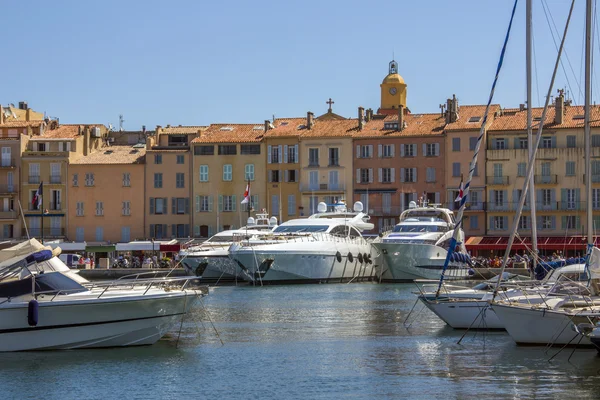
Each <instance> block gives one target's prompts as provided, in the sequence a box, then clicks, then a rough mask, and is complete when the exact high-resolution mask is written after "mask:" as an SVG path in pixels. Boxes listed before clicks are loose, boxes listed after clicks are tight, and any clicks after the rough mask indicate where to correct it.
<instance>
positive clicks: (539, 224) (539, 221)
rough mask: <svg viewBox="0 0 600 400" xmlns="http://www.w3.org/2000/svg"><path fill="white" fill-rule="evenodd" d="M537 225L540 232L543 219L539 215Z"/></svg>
mask: <svg viewBox="0 0 600 400" xmlns="http://www.w3.org/2000/svg"><path fill="white" fill-rule="evenodd" d="M535 225H536V226H537V228H538V230H540V229H542V217H540V216H539V215H538V216H537V217H535Z"/></svg>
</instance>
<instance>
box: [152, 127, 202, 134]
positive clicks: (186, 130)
mask: <svg viewBox="0 0 600 400" xmlns="http://www.w3.org/2000/svg"><path fill="white" fill-rule="evenodd" d="M206 128H208V127H207V126H200V125H196V126H194V125H186V126H182V125H179V126H169V127H166V128H162V130H161V132H160V133H161V134H165V135H190V134H196V133H198V131H204V130H206Z"/></svg>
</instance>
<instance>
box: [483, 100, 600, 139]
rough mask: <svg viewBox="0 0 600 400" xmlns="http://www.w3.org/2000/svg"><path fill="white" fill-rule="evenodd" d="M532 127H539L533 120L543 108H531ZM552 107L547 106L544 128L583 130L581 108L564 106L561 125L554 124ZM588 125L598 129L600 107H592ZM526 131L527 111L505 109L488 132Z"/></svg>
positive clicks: (538, 116) (539, 115)
mask: <svg viewBox="0 0 600 400" xmlns="http://www.w3.org/2000/svg"><path fill="white" fill-rule="evenodd" d="M531 111H532V115H533V118H534V120H533V127H534V129H536V128H537V127H539V123H540V122H539V120H538V121H536V120H535V118H541V116H542V111H543V108H541V107H540V108H533V109H532V110H531ZM555 111H556V110H555V107H554V105H551V106H548V112H547V113H546V121H545V123H544V128H550V129H567V128H581V129H583V122H584V120H583V113H584V111H583V106H565V114H564V116H563V123H562V124H555V123H554V116H555ZM590 124H591V126H592V127H600V106H592V108H591V113H590ZM526 129H527V110H523V111H520V110H519V109H518V108H506V109H504V110H502V115H500V116H498V117H496V118H495V119H494V122H492V125H491V126H490V128H489V129H488V132H491V133H493V132H505V131H523V132H524V131H525V130H526Z"/></svg>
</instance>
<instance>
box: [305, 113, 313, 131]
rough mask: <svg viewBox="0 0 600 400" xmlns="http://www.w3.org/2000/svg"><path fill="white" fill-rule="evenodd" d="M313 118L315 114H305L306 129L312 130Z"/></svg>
mask: <svg viewBox="0 0 600 400" xmlns="http://www.w3.org/2000/svg"><path fill="white" fill-rule="evenodd" d="M314 117H315V114H313V113H311V112H310V111H309V112H307V113H306V129H312V127H313V125H314V124H315V123H314V121H313V120H314Z"/></svg>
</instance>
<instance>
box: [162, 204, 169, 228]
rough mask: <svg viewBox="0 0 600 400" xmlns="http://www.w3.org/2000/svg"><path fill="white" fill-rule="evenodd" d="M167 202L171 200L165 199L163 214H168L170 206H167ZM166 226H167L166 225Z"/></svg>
mask: <svg viewBox="0 0 600 400" xmlns="http://www.w3.org/2000/svg"><path fill="white" fill-rule="evenodd" d="M167 200H169V198H167V197H163V214H166V213H167V210H168V209H169V207H168V205H167ZM165 226H166V225H165ZM165 229H166V228H165Z"/></svg>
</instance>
